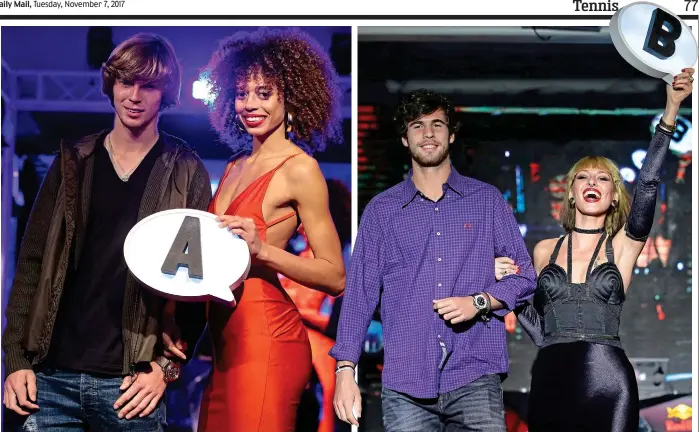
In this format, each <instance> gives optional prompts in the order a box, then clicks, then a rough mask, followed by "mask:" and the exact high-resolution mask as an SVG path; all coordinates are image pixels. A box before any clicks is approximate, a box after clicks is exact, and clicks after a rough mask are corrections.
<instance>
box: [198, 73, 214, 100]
mask: <svg viewBox="0 0 699 432" xmlns="http://www.w3.org/2000/svg"><path fill="white" fill-rule="evenodd" d="M192 97H193V98H194V99H198V100H200V101H203V102H204V103H205V104H207V105H211V104H212V103H213V102H214V100H216V95H215V94H214V93H213V92H212V91H211V82H210V81H209V78H208V74H207V73H202V74H201V75H200V76H199V79H198V80H196V81H194V83H193V84H192Z"/></svg>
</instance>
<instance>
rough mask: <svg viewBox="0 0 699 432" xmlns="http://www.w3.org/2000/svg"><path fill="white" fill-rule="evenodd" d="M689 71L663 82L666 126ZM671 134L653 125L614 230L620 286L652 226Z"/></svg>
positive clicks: (683, 92)
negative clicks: (622, 219)
mask: <svg viewBox="0 0 699 432" xmlns="http://www.w3.org/2000/svg"><path fill="white" fill-rule="evenodd" d="M693 73H694V69H685V72H683V73H682V74H680V75H678V77H677V78H676V80H675V85H674V86H667V102H666V105H665V112H664V113H663V118H662V120H663V122H664V123H666V124H668V125H670V126H673V125H674V124H675V117H676V116H677V113H678V111H679V109H680V103H681V102H682V101H683V100H684V99H685V98H686V97H687V96H689V94H690V93H691V91H692V83H691V82H690V81H689V77H690V76H691V74H693ZM671 138H672V131H670V130H668V129H667V128H665V127H663V126H662V125H658V126H657V127H656V130H655V134H654V135H653V138H652V140H651V142H650V146H649V147H648V152H647V153H646V158H645V161H644V162H643V166H642V167H641V171H640V172H639V174H638V180H637V182H636V188H635V190H634V194H633V201H632V204H631V210H630V212H629V216H628V219H627V222H626V225H625V229H624V232H623V233H622V232H619V233H617V234H616V236H615V237H614V240H613V245H614V251H615V253H616V255H617V265H618V267H619V270H620V271H621V273H622V276H623V277H624V279H625V281H624V282H625V283H624V287H628V279H629V278H630V275H631V271H632V270H633V267H634V265H635V263H636V259H638V256H639V254H640V253H641V251H642V250H643V246H644V245H645V242H646V239H647V238H648V235H649V234H650V230H651V228H652V226H653V218H654V215H655V206H656V200H657V194H658V185H659V184H660V173H661V171H662V167H663V164H664V163H665V157H666V155H667V150H668V148H669V147H670V141H671Z"/></svg>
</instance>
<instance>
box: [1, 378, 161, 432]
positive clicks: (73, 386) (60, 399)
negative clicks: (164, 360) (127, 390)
mask: <svg viewBox="0 0 699 432" xmlns="http://www.w3.org/2000/svg"><path fill="white" fill-rule="evenodd" d="M122 380H123V378H121V377H107V376H96V375H91V374H84V373H78V372H68V371H64V370H60V369H50V368H41V369H40V370H39V371H37V372H36V393H37V401H36V404H37V405H39V410H38V411H35V412H33V413H31V414H30V415H29V416H20V415H18V414H15V413H14V412H11V411H9V410H7V409H6V410H5V412H4V414H5V416H6V419H7V421H8V422H9V423H10V424H9V425H8V426H11V427H12V430H16V431H27V432H35V431H39V432H64V431H65V432H73V431H87V430H89V431H91V432H92V431H105V432H106V431H109V432H111V431H127V432H161V431H163V430H165V428H166V426H167V425H166V421H165V401H164V399H161V400H160V402H158V406H157V408H156V409H155V410H154V411H153V412H152V413H151V414H150V415H149V416H147V417H142V418H139V417H138V416H136V417H135V418H132V419H130V420H127V419H126V418H123V419H120V418H119V417H118V414H119V410H115V409H114V402H116V401H117V399H119V397H120V396H121V395H122V393H123V392H122V391H121V390H119V387H120V386H121V382H122ZM164 397H165V395H164V394H163V398H164ZM8 417H11V419H10V418H8ZM3 430H4V428H3Z"/></svg>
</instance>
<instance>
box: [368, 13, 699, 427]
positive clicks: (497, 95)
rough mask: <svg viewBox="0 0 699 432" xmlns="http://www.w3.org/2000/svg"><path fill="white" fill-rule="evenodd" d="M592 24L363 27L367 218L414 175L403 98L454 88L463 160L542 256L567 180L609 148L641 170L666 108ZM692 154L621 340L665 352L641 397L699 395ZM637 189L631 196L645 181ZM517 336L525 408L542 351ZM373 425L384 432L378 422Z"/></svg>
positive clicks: (637, 349) (643, 351) (372, 362)
mask: <svg viewBox="0 0 699 432" xmlns="http://www.w3.org/2000/svg"><path fill="white" fill-rule="evenodd" d="M583 30H584V31H581V28H576V29H561V28H559V29H546V28H537V29H532V28H518V27H508V28H496V27H487V28H486V27H482V28H478V27H469V28H447V27H441V28H434V29H431V28H412V29H411V28H406V27H398V28H386V27H383V28H382V27H360V28H359V71H358V72H359V73H358V77H359V78H358V80H359V82H358V91H359V113H358V119H359V167H358V170H359V172H358V181H359V190H358V199H359V214H360V216H361V213H362V211H363V209H364V206H365V205H366V204H367V203H368V201H369V200H370V199H371V198H372V197H374V196H375V195H376V194H377V193H379V192H381V191H383V190H385V189H386V188H388V187H390V186H392V185H394V184H396V183H398V182H400V181H402V180H403V178H404V176H405V174H406V172H407V169H408V167H409V164H410V158H409V155H408V153H407V151H406V149H405V148H404V147H403V146H402V145H401V143H400V141H399V139H398V136H397V133H396V131H395V126H394V123H393V121H392V117H393V113H394V109H395V107H396V105H397V102H398V100H399V98H400V96H401V95H402V94H404V93H407V92H409V91H411V90H415V89H417V88H427V89H430V90H434V91H438V92H442V93H446V94H448V95H449V96H450V97H451V99H452V100H453V102H454V104H455V105H456V106H457V107H458V108H457V109H458V110H460V111H461V112H460V114H459V118H460V120H461V123H462V128H461V131H460V132H459V134H458V136H457V140H456V142H455V144H453V145H452V160H453V163H454V165H455V167H456V169H457V170H459V171H460V172H461V173H462V174H465V175H468V176H471V177H474V178H476V179H479V180H482V181H485V182H488V183H491V184H493V185H495V186H496V187H498V188H499V189H500V190H501V191H502V192H503V195H504V196H505V198H506V199H507V200H508V202H509V203H510V205H511V206H512V207H513V210H514V212H515V217H516V219H517V221H518V223H519V224H520V227H521V230H522V232H523V235H524V240H525V242H526V245H527V247H528V249H529V252H530V254H531V253H532V251H533V248H534V246H535V245H536V243H537V242H538V241H540V240H542V239H544V238H550V237H557V236H559V235H561V234H562V233H563V231H562V229H561V228H560V226H559V224H558V221H557V220H556V218H555V217H554V215H553V212H552V208H553V206H555V205H556V204H560V202H561V197H560V196H556V194H555V186H556V185H557V183H556V182H555V179H556V176H561V175H565V174H566V173H567V171H568V170H569V169H570V167H571V166H572V165H573V164H574V163H575V162H576V161H577V160H578V159H580V158H581V157H584V156H587V155H602V156H606V157H608V158H610V159H612V160H613V161H615V162H616V163H617V164H618V165H619V166H620V167H626V168H630V169H631V170H632V171H631V172H633V173H635V174H637V173H638V167H637V166H635V165H634V162H633V161H632V157H631V155H632V153H633V152H634V151H636V150H643V151H645V150H646V149H647V147H648V143H649V141H650V138H651V136H652V133H651V128H652V126H653V125H654V118H655V117H656V116H657V115H659V114H661V113H662V112H663V109H664V106H665V97H666V95H665V85H664V82H662V81H660V80H657V79H653V78H649V77H647V76H645V75H643V74H641V73H640V72H638V71H636V70H635V69H634V68H632V67H631V66H630V65H628V64H627V63H626V62H625V61H624V60H623V59H622V58H621V57H620V56H619V54H618V53H617V52H616V50H615V48H614V46H613V45H612V43H611V38H610V37H609V34H608V30H607V28H585V29H583ZM690 109H691V98H688V99H687V100H686V101H685V103H684V104H683V111H682V113H681V115H682V117H683V118H684V119H685V120H684V122H683V123H682V124H683V125H684V126H685V127H687V126H689V123H688V122H689V121H690V119H691V111H690ZM656 121H657V120H656ZM676 137H677V139H678V141H681V138H685V139H686V140H689V141H681V142H682V144H683V145H686V144H687V143H688V142H690V141H691V138H690V137H689V135H687V136H686V137H685V136H683V135H681V134H677V136H676ZM688 156H690V154H689V153H684V152H681V151H679V152H673V153H670V154H668V157H667V161H666V163H665V166H664V169H663V174H662V185H661V188H660V194H659V199H658V208H657V211H656V220H655V223H654V227H653V232H652V234H651V237H650V239H649V242H648V244H647V250H645V251H644V253H643V254H642V256H641V258H639V261H638V263H637V264H638V265H637V268H636V269H635V273H636V274H635V275H634V277H633V279H632V283H631V285H630V287H629V290H628V298H627V301H626V304H625V306H624V311H623V314H622V318H621V320H622V326H621V338H622V342H623V344H624V347H625V349H626V352H627V355H628V356H629V357H630V358H632V362H633V361H634V359H642V358H659V359H664V360H662V361H661V362H660V363H658V362H657V361H655V360H654V361H653V362H652V363H651V364H650V366H644V367H645V369H643V368H642V367H639V369H638V370H637V374H638V376H639V386H640V387H641V398H642V399H646V398H648V397H650V396H651V395H659V394H666V393H672V392H673V391H679V392H690V391H691V299H692V293H691V258H692V257H691V234H692V233H691V200H692V196H691V182H692V165H691V164H690V165H688V166H686V171H685V174H684V178H683V179H678V169H679V167H680V163H681V161H682V158H683V157H685V158H686V157H688ZM552 180H554V183H553V184H552V183H551V181H552ZM518 182H519V183H518ZM552 186H554V191H552V190H551V189H552ZM626 186H627V188H628V190H629V191H630V192H632V191H633V187H634V183H633V182H627V183H626ZM665 239H669V240H670V241H671V246H670V247H669V248H668V247H664V246H665V245H666V241H665ZM656 249H658V251H656ZM656 252H657V253H656ZM377 319H378V317H377ZM507 341H508V348H509V353H510V376H509V378H508V379H507V380H506V381H505V382H504V388H505V390H506V391H509V392H511V393H509V394H508V395H506V399H509V402H510V405H516V406H518V408H520V411H522V410H521V404H522V402H521V401H520V400H519V399H521V398H519V399H518V396H517V393H518V392H520V391H525V392H526V391H527V390H528V388H529V382H530V368H531V365H532V362H533V360H534V357H535V355H536V347H535V345H534V344H533V343H532V342H531V341H530V339H529V338H528V337H527V336H526V334H524V333H522V331H521V329H520V328H519V326H516V328H514V329H511V332H508V336H507ZM381 361H382V359H381V352H380V351H379V352H378V353H374V354H366V355H365V357H364V359H363V362H364V364H365V366H364V371H365V373H366V375H365V376H364V381H363V383H364V386H365V387H364V388H365V390H366V392H367V394H369V395H371V394H374V395H375V394H377V393H376V392H377V390H378V389H379V388H380V383H379V382H378V380H379V379H380V371H379V369H380V364H381ZM639 361H640V360H639ZM658 364H661V365H662V374H661V375H662V376H661V378H659V379H658V378H657V377H658V376H660V375H657V374H656V379H658V383H657V384H658V385H656V384H653V383H650V381H652V379H651V375H652V374H653V373H654V372H658V368H657V366H658ZM377 365H378V367H377ZM658 373H659V372H658ZM674 374H688V376H686V375H685V376H684V379H681V378H683V375H674ZM375 404H378V402H375ZM377 406H378V405H377ZM364 417H366V416H364ZM365 427H366V429H365V430H372V431H373V430H377V431H378V430H381V429H380V427H379V426H378V424H377V425H376V426H374V425H373V423H372V425H371V426H365ZM512 428H514V426H511V429H512ZM512 430H514V429H512Z"/></svg>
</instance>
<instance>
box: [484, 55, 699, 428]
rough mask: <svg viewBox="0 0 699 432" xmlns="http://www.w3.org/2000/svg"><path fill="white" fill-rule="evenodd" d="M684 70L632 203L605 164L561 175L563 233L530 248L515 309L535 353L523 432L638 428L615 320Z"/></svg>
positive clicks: (649, 218) (500, 262)
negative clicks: (530, 261) (527, 274)
mask: <svg viewBox="0 0 699 432" xmlns="http://www.w3.org/2000/svg"><path fill="white" fill-rule="evenodd" d="M693 73H694V69H691V68H687V69H684V70H683V71H682V73H681V74H679V75H677V76H676V77H675V82H674V83H673V85H672V86H667V103H666V107H665V112H664V114H663V117H662V120H661V122H660V124H659V125H658V126H657V127H656V130H655V134H654V135H653V138H652V140H651V142H650V147H649V148H648V153H647V155H646V159H645V161H644V164H643V167H642V168H641V171H640V173H639V175H638V179H637V184H636V188H635V191H634V196H633V204H632V205H629V201H630V199H629V195H628V193H627V192H626V190H625V188H624V185H623V182H622V180H621V177H620V175H619V169H618V168H617V167H616V165H615V164H614V163H613V162H611V161H610V160H608V159H606V158H603V157H598V156H592V157H585V158H583V159H581V160H580V161H578V162H577V163H576V164H575V165H574V166H573V168H572V169H571V170H570V172H569V173H568V178H567V187H566V192H567V196H568V206H565V208H564V209H563V211H562V212H561V222H562V225H563V228H564V229H565V232H566V234H565V235H564V236H562V237H560V238H553V239H546V240H542V241H541V242H539V243H538V244H537V245H536V247H535V248H534V266H535V267H536V270H537V274H538V275H539V277H538V281H537V289H536V292H535V294H534V302H533V305H525V306H523V307H521V308H519V309H518V310H516V311H515V313H516V314H517V318H518V320H519V322H520V324H521V325H522V327H523V328H524V329H525V331H526V332H527V333H528V334H529V335H530V336H531V337H532V339H533V340H534V342H535V343H536V344H537V346H539V347H541V349H540V350H539V352H538V355H537V357H536V360H535V362H534V366H533V368H532V384H531V393H530V398H529V414H528V423H529V430H530V431H532V432H540V431H546V432H548V431H591V432H592V431H594V432H600V431H605V432H607V431H610V432H631V431H633V432H635V431H636V430H637V429H638V422H639V401H638V387H637V384H636V377H635V375H634V370H633V368H632V366H631V363H630V362H629V360H628V358H627V357H626V354H625V353H624V350H623V348H622V345H621V342H620V340H619V317H620V315H621V308H622V305H623V303H624V299H625V297H626V290H627V288H628V286H629V282H630V280H631V273H632V271H633V268H634V265H635V263H636V260H637V258H638V256H639V255H640V253H641V250H642V249H643V246H644V244H645V241H646V238H647V237H648V235H649V233H650V230H651V226H652V224H653V217H654V213H655V206H656V195H657V189H658V184H659V179H660V173H661V169H662V166H663V163H664V161H665V155H666V153H667V150H668V147H669V145H670V139H671V137H672V134H673V132H674V129H675V117H676V115H677V112H678V110H679V107H680V103H681V102H682V101H683V100H684V99H685V98H686V97H687V96H689V94H690V93H691V92H692V82H693V81H694V78H693V77H692V75H693ZM629 207H630V208H629ZM495 269H496V274H497V276H496V277H497V278H498V279H500V278H502V277H506V276H507V275H508V274H511V273H513V272H516V271H517V267H516V265H515V263H514V262H512V261H511V260H509V259H508V258H498V259H497V260H496V264H495Z"/></svg>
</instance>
